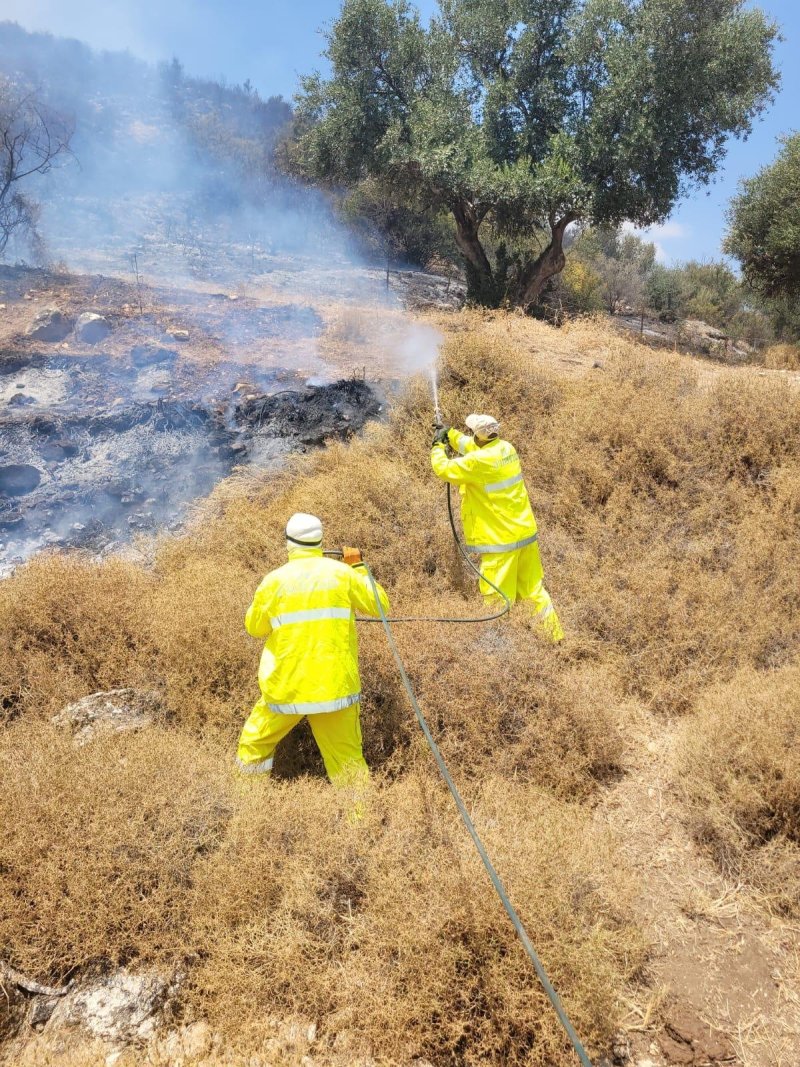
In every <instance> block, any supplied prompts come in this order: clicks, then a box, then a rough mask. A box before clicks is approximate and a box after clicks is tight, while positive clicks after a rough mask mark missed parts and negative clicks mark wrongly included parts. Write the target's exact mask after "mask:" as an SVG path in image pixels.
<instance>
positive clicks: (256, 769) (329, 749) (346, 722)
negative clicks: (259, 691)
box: [236, 697, 369, 785]
mask: <svg viewBox="0 0 800 1067" xmlns="http://www.w3.org/2000/svg"><path fill="white" fill-rule="evenodd" d="M360 711H361V705H360V704H351V705H350V706H349V707H347V708H343V709H342V710H341V711H329V712H326V713H324V714H320V715H308V716H306V715H286V714H283V713H281V712H277V711H272V710H271V709H270V708H269V707H268V706H267V702H266V701H265V700H264V699H263V697H262V699H261V700H259V701H258V703H257V704H256V705H255V707H254V708H253V710H252V711H251V712H250V717H249V718H248V720H247V722H246V723H245V724H244V729H243V730H242V735H241V737H240V738H239V749H238V751H237V753H236V764H237V766H238V768H239V770H240V771H241V772H242V774H248V775H250V774H254V775H258V774H269V773H270V771H271V770H272V762H273V758H274V755H275V749H276V748H277V746H278V742H279V741H280V740H281V739H282V738H284V737H286V735H287V734H288V733H289V732H290V731H291V730H293V729H294V727H295V726H297V724H298V723H299V722H300V721H301V720H302V719H305V718H307V719H308V722H309V725H310V727H311V732H312V733H313V735H314V740H315V741H316V742H317V747H318V748H319V751H320V754H321V755H322V760H323V762H324V764H325V770H326V772H327V775H328V778H329V779H330V780H331V782H333V784H334V785H352V784H355V783H358V782H364V781H366V780H367V779H368V778H369V768H368V767H367V764H366V761H365V760H364V753H363V751H362V748H361V720H360Z"/></svg>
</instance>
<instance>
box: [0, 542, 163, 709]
mask: <svg viewBox="0 0 800 1067" xmlns="http://www.w3.org/2000/svg"><path fill="white" fill-rule="evenodd" d="M152 586H153V583H152V581H151V580H150V578H149V577H148V576H147V575H146V574H145V573H144V572H143V571H142V570H140V569H139V568H136V567H134V566H132V565H130V564H125V563H119V562H109V563H106V564H103V565H96V564H95V565H92V564H86V563H81V562H78V561H67V560H65V559H64V558H61V557H58V556H49V557H42V558H40V559H38V560H36V561H35V562H33V563H31V564H30V565H29V566H27V567H25V568H24V569H21V570H18V571H17V572H16V574H14V575H13V576H12V577H10V578H8V579H6V580H5V581H3V582H0V718H5V719H8V718H13V717H14V716H15V715H17V714H20V713H21V712H22V711H23V710H24V711H25V712H27V713H29V714H33V715H48V714H52V713H53V712H55V711H57V710H58V709H59V708H61V707H63V706H64V705H65V704H67V703H69V702H70V701H72V700H75V699H77V698H78V697H81V696H85V695H86V694H87V693H91V692H95V691H96V690H98V689H113V688H115V687H118V686H125V685H136V684H138V683H140V682H142V683H144V684H147V681H148V676H147V671H146V666H147V664H148V661H149V658H148V647H149V644H150V639H149V633H148V619H147V605H148V600H149V597H150V594H151V591H152Z"/></svg>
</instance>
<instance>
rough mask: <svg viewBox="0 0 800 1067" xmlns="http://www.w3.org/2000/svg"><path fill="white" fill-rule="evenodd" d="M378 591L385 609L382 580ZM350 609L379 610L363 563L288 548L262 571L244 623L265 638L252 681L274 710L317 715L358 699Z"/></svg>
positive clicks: (355, 641) (372, 612) (313, 550)
mask: <svg viewBox="0 0 800 1067" xmlns="http://www.w3.org/2000/svg"><path fill="white" fill-rule="evenodd" d="M376 584H377V583H376ZM378 593H379V596H380V598H381V603H382V605H383V609H384V611H388V610H389V599H388V597H387V596H386V593H385V592H384V591H383V589H382V588H381V587H380V586H378ZM356 611H359V612H363V613H364V614H367V615H377V614H378V608H377V606H376V604H375V597H374V595H373V592H372V586H371V585H370V581H369V578H368V576H367V572H366V570H365V569H364V567H349V566H348V565H347V564H345V563H340V562H339V561H338V560H333V559H328V558H326V557H325V556H323V555H322V550H321V549H319V548H298V549H294V550H292V551H291V552H290V553H289V562H288V563H285V564H284V565H283V566H282V567H279V568H278V569H277V570H275V571H271V572H270V573H269V574H268V575H267V576H266V578H265V579H264V581H263V582H262V583H261V585H260V586H259V587H258V589H257V590H256V594H255V597H254V598H253V603H252V604H251V605H250V607H249V608H248V611H247V615H246V617H245V627H246V629H247V632H248V633H249V634H250V635H251V636H252V637H265V638H266V642H265V644H264V651H263V652H262V654H261V664H260V666H259V670H258V682H259V685H260V687H261V692H262V695H263V697H264V700H265V701H266V703H267V705H268V706H269V708H270V709H271V710H272V711H276V712H278V713H282V714H285V715H319V714H323V713H325V712H330V711H340V710H341V709H343V708H347V707H349V706H350V705H351V704H355V703H356V702H357V701H358V700H359V699H360V697H361V681H360V678H359V674H358V637H357V635H356V624H355V612H356Z"/></svg>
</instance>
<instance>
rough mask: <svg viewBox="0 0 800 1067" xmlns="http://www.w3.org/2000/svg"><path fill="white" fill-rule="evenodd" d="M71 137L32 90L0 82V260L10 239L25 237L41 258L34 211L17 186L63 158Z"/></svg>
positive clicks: (66, 124) (36, 211) (64, 123)
mask: <svg viewBox="0 0 800 1067" xmlns="http://www.w3.org/2000/svg"><path fill="white" fill-rule="evenodd" d="M71 137H72V126H71V124H70V123H69V122H68V121H67V120H66V119H65V118H64V117H63V116H61V115H57V114H56V113H55V112H53V111H51V110H50V109H49V108H47V107H46V106H45V105H44V104H43V103H42V101H41V100H39V99H38V98H37V96H36V94H35V93H34V92H32V91H24V90H22V89H20V88H19V87H18V86H16V85H15V84H14V83H13V82H11V81H9V80H7V79H3V80H0V256H2V255H3V253H4V252H5V250H6V248H7V246H8V243H9V241H10V240H11V239H12V237H17V238H19V237H23V238H25V239H26V240H27V241H28V243H29V244H30V245H31V247H32V249H33V252H34V255H36V256H37V257H38V256H40V255H41V253H42V247H43V246H42V241H41V238H40V236H39V230H38V222H39V214H40V208H39V205H38V203H37V202H36V201H35V200H33V199H32V198H31V197H30V196H29V195H28V194H27V193H26V192H23V190H22V188H21V187H20V186H21V184H22V183H24V182H26V181H27V179H28V178H31V177H33V175H34V174H46V173H47V172H48V171H49V170H50V169H51V168H52V167H53V166H54V165H55V163H56V161H57V159H58V158H59V157H60V156H64V155H66V153H67V152H68V151H69V143H70V139H71Z"/></svg>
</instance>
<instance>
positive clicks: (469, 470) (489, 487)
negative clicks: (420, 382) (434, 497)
mask: <svg viewBox="0 0 800 1067" xmlns="http://www.w3.org/2000/svg"><path fill="white" fill-rule="evenodd" d="M465 424H466V426H467V428H468V429H469V430H471V431H472V436H471V437H470V436H468V435H467V434H463V433H460V432H459V431H458V430H454V429H451V428H449V427H443V428H442V429H441V430H438V431H437V433H436V437H435V438H434V442H433V449H432V451H431V465H432V467H433V470H434V473H435V474H437V475H438V476H439V477H440V478H442V479H444V480H445V481H447V482H451V483H452V484H453V485H457V486H458V488H459V492H460V494H461V520H462V523H463V526H464V537H465V540H466V543H467V547H468V548H470V549H471V550H472V551H473V552H479V553H480V554H481V574H482V575H483V576H484V577H486V578H489V579H490V580H491V581H492V582H493V583H494V584H495V585H496V586H498V588H500V589H502V590H503V592H504V593H505V594H506V596H507V597H508V599H509V600H510V601H511V602H512V604H513V603H514V602H515V601H517V600H529V601H530V602H531V604H532V606H533V611H534V620H535V621H536V623H537V624H538V625H539V626H540V627H541V630H542V633H543V634H544V635H545V636H546V637H547V638H549V640H551V641H552V642H554V643H557V642H558V641H561V640H562V639H563V637H564V631H563V630H562V628H561V623H560V622H559V619H558V615H557V614H556V610H555V608H554V607H553V601H552V600H551V599H550V594H549V593H548V592H547V589H546V588H545V585H544V572H543V570H542V561H541V557H540V555H539V545H538V537H539V535H538V533H537V529H536V519H535V518H534V517H533V510H532V509H531V503H530V500H529V499H528V491H527V489H526V488H525V482H524V481H523V477H522V467H521V465H520V462H519V456H518V455H517V453H516V451H515V449H514V446H513V445H511V444H509V443H508V441H503V440H502V439H501V437H500V427H499V424H498V422H497V420H496V419H495V418H493V417H492V416H491V415H479V414H475V415H468V416H467V418H466V419H465ZM446 444H449V445H450V447H451V448H452V450H453V451H454V452H458V453H460V455H458V456H456V457H454V458H452V459H451V458H449V457H448V455H447V452H446V450H445V445H446ZM480 584H481V593H482V594H483V595H484V597H485V598H486V599H487V600H488V601H490V600H491V599H492V598H493V597H495V598H496V597H497V594H496V593H494V591H493V590H492V588H491V586H489V585H487V584H486V582H483V581H482V582H481V583H480Z"/></svg>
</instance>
